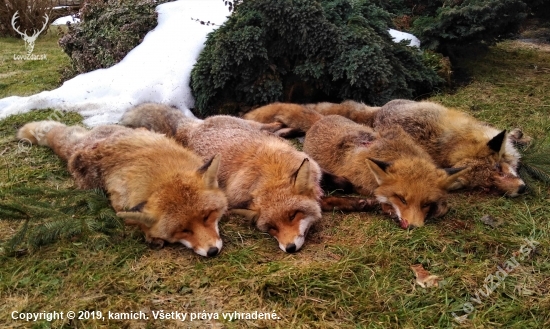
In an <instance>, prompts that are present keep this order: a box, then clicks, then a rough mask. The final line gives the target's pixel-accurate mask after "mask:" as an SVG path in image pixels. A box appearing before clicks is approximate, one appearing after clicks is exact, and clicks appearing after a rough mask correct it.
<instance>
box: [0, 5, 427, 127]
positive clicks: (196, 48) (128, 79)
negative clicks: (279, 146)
mask: <svg viewBox="0 0 550 329" xmlns="http://www.w3.org/2000/svg"><path fill="white" fill-rule="evenodd" d="M156 10H157V12H158V13H159V17H158V26H157V27H156V28H155V29H154V30H153V31H151V32H149V33H148V34H147V35H146V37H145V39H144V40H143V42H142V43H141V44H140V45H139V46H137V47H136V48H135V49H133V50H132V51H131V52H130V53H128V55H127V56H126V57H125V58H124V59H123V60H122V61H121V62H120V63H118V64H116V65H114V66H113V67H110V68H108V69H100V70H96V71H92V72H89V73H86V74H81V75H78V76H76V77H75V78H73V79H71V80H68V81H66V82H65V83H64V84H63V85H62V86H61V87H59V88H57V89H55V90H52V91H43V92H41V93H39V94H36V95H33V96H29V97H19V96H11V97H7V98H3V99H0V119H2V118H4V117H7V116H9V115H12V114H17V113H24V112H28V111H30V110H33V109H43V108H55V109H58V110H64V111H76V112H80V114H81V115H82V116H83V117H84V118H85V120H84V123H85V124H86V125H88V126H97V125H101V124H110V123H116V122H118V121H119V119H120V117H121V116H122V114H123V113H124V112H125V111H126V110H127V109H129V108H130V107H133V106H135V105H138V104H141V103H144V102H156V103H164V104H167V105H171V106H174V107H177V108H179V109H180V110H182V111H183V112H184V113H185V114H186V115H188V116H193V114H192V113H191V111H190V110H189V108H192V107H193V106H194V99H193V96H192V95H191V90H190V88H189V80H190V75H191V69H192V67H193V65H194V64H195V62H196V60H197V57H198V55H199V53H200V51H201V50H202V48H203V47H204V42H205V41H206V35H207V34H208V33H209V32H211V31H213V30H214V28H215V26H212V25H210V26H208V25H202V24H200V23H199V22H197V19H200V20H203V21H211V22H214V23H215V24H216V26H219V25H221V24H222V23H223V22H225V20H226V19H227V16H228V15H229V11H228V8H227V7H226V6H224V3H223V1H220V0H179V1H175V2H169V3H166V4H162V5H160V6H158V7H157V8H156ZM64 19H71V20H72V17H71V16H68V17H64ZM59 20H61V19H59ZM57 21H58V20H57ZM57 21H56V22H57ZM65 22H66V20H65V21H63V23H62V24H65ZM389 32H390V34H391V35H392V36H393V37H394V41H395V42H399V41H400V40H405V39H406V40H411V46H416V47H419V46H420V41H419V40H418V39H417V38H416V37H415V36H414V35H412V34H409V33H404V32H400V31H396V30H391V29H390V30H389ZM39 52H40V49H39V48H38V49H35V53H39Z"/></svg>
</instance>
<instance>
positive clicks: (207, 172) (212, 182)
mask: <svg viewBox="0 0 550 329" xmlns="http://www.w3.org/2000/svg"><path fill="white" fill-rule="evenodd" d="M220 158H221V156H220V154H216V155H215V156H214V157H213V158H212V159H210V160H209V161H207V162H206V163H205V164H204V165H202V167H200V168H199V173H200V174H202V180H203V181H204V185H206V188H209V189H214V188H218V169H219V167H220Z"/></svg>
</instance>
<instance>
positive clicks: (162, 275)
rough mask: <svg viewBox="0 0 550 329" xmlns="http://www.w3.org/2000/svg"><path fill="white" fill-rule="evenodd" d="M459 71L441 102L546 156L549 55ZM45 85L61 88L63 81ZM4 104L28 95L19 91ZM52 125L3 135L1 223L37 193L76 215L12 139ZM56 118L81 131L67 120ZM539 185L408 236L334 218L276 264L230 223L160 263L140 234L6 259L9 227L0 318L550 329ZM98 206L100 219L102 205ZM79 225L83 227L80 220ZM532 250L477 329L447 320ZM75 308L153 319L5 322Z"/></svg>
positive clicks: (477, 312)
mask: <svg viewBox="0 0 550 329" xmlns="http://www.w3.org/2000/svg"><path fill="white" fill-rule="evenodd" d="M10 42H11V41H9V42H7V44H8V45H9V44H10ZM0 44H1V45H2V48H1V49H2V50H1V51H0V52H1V53H3V54H4V53H5V51H4V49H5V48H4V45H5V44H6V41H5V40H3V39H0ZM37 49H39V45H37ZM10 51H11V50H10ZM2 56H4V55H2ZM462 65H463V66H464V67H465V68H467V69H469V70H470V72H471V73H472V77H473V81H472V83H471V84H469V85H467V86H465V87H463V88H460V89H458V90H457V91H456V92H454V93H453V94H442V95H438V96H436V97H434V98H433V100H437V101H440V102H442V103H444V104H446V105H448V106H454V107H458V108H460V109H463V110H466V111H469V112H471V113H473V115H475V116H476V117H478V118H480V119H482V120H485V121H488V122H491V123H492V124H494V125H496V126H498V127H501V128H512V127H518V126H519V127H521V128H523V129H524V130H525V131H526V132H527V133H528V134H529V135H531V136H533V137H534V138H535V140H536V141H537V143H539V144H541V143H543V142H542V141H543V140H544V138H545V137H546V136H547V134H548V130H549V129H550V127H549V124H548V123H549V122H548V117H549V116H548V114H549V111H550V96H549V95H548V90H550V80H549V79H548V70H550V53H548V52H545V51H540V50H538V49H533V48H530V47H525V46H523V45H520V44H518V43H512V42H507V43H503V44H500V45H498V46H496V47H494V48H492V49H491V51H490V52H489V53H488V54H486V55H484V56H480V57H477V58H472V59H469V60H466V61H465V62H464V63H462ZM13 70H14V71H13V72H16V74H17V76H19V77H21V76H23V77H30V76H31V74H30V73H28V72H27V73H25V72H23V71H24V68H14V69H13ZM49 70H50V71H49V72H54V71H55V70H56V67H55V66H54V67H53V68H52V67H50V68H49ZM7 73H8V72H7V71H0V74H7ZM51 75H52V80H54V79H53V77H54V76H56V74H55V73H52V74H51ZM52 87H54V85H53V84H52V85H50V86H48V87H46V89H48V88H50V89H51V88H52ZM40 88H42V87H40ZM5 90H6V89H5ZM8 90H9V92H8V94H19V93H21V94H24V93H26V92H27V89H24V88H22V89H18V88H16V87H13V84H10V87H9V89H8ZM4 95H6V94H4ZM49 114H51V111H35V112H31V113H28V114H24V115H19V116H14V117H11V118H9V119H7V120H3V121H0V153H1V154H2V159H1V160H0V161H1V162H2V166H1V169H0V182H2V184H1V185H0V196H1V197H0V211H1V210H2V209H3V208H2V207H3V206H5V205H6V204H7V203H10V202H17V200H18V198H19V197H18V196H14V195H13V193H12V192H13V191H16V190H17V189H20V190H21V189H23V190H24V189H25V188H31V187H32V188H38V189H44V190H47V191H49V192H48V193H47V195H43V196H38V197H35V198H36V200H35V201H33V202H30V203H33V204H36V205H41V206H43V207H51V208H52V209H60V206H59V205H60V204H62V203H63V202H64V200H65V201H66V203H67V202H68V204H69V205H71V202H72V201H71V200H72V199H71V198H70V196H63V197H59V196H58V197H56V193H60V194H59V195H61V194H62V193H63V192H65V191H67V190H69V191H71V190H72V189H74V187H73V185H72V180H71V179H70V177H69V176H68V174H67V172H66V170H65V167H64V164H63V163H61V161H59V160H58V159H57V158H56V157H55V156H54V155H53V154H52V153H51V152H50V151H49V150H47V149H45V148H41V147H32V148H31V149H29V150H28V152H20V150H19V148H18V144H17V142H15V141H13V135H14V133H15V131H16V129H17V128H18V127H19V126H21V125H22V124H23V123H24V122H27V121H31V120H39V119H44V118H47V117H48V115H49ZM62 119H63V120H64V121H66V122H68V123H75V122H78V121H79V120H80V118H79V117H78V116H77V115H74V114H68V115H66V116H64V117H63V118H62ZM546 142H547V141H546ZM536 186H537V190H536V192H537V193H531V194H530V195H527V196H525V197H519V198H516V199H508V198H503V197H499V196H494V195H485V194H483V193H482V192H477V191H474V192H465V193H457V194H454V195H453V196H452V198H451V200H450V205H451V206H452V210H451V212H450V213H449V214H448V215H447V216H446V217H445V218H444V219H443V220H440V221H438V222H432V223H429V224H428V225H427V226H426V227H424V228H422V229H416V230H413V231H404V230H401V229H399V228H398V227H397V226H396V225H395V224H394V223H392V222H391V221H390V220H388V219H387V218H385V217H383V216H381V215H379V214H376V213H362V214H349V215H344V214H340V213H334V214H330V213H326V214H324V217H323V220H322V222H321V223H320V224H319V225H318V226H317V227H316V228H315V230H314V231H313V232H312V233H311V234H310V235H309V237H308V239H307V242H306V244H305V247H304V249H303V250H301V251H300V252H298V253H296V254H285V253H283V252H281V251H280V250H279V248H278V247H277V244H276V243H275V241H274V240H273V239H272V238H270V237H269V236H267V235H266V234H263V233H260V232H258V231H257V230H255V229H254V228H253V227H251V226H250V225H249V224H248V223H246V222H245V221H244V220H242V219H240V218H237V217H232V218H226V219H225V220H224V221H223V222H222V223H221V227H220V229H221V234H222V238H223V240H224V248H223V251H222V253H221V254H220V255H219V256H218V257H215V258H212V259H206V258H202V257H200V256H198V255H196V254H194V253H192V251H190V250H188V249H185V248H184V247H183V246H179V245H174V246H168V247H166V248H164V249H162V250H151V249H149V248H148V247H147V246H146V245H145V243H144V241H143V238H142V236H141V233H140V232H138V231H136V230H134V229H131V228H121V229H116V230H114V231H112V232H111V233H109V234H102V233H93V232H92V233H90V232H87V234H84V233H82V234H79V235H75V236H72V237H66V238H63V239H60V240H59V241H57V242H54V243H51V244H45V245H42V246H38V247H32V246H30V245H29V244H28V243H27V242H23V243H22V244H20V245H18V246H17V248H16V252H15V253H10V252H9V250H8V249H7V248H6V242H7V241H8V240H9V239H10V238H11V237H12V236H14V234H15V233H16V232H17V231H18V230H19V229H20V227H21V225H22V223H23V220H17V219H14V218H11V219H10V218H2V219H1V220H0V239H1V241H0V243H1V245H2V246H3V248H4V249H2V251H1V253H0V259H1V262H2V266H1V267H0V300H2V301H3V303H0V319H2V323H3V324H2V326H7V327H24V328H26V327H31V326H32V327H35V328H49V327H55V328H59V327H67V328H69V327H70V328H72V327H74V328H82V327H86V328H99V327H109V328H120V327H124V328H142V327H149V328H172V327H213V328H244V327H259V328H275V327H279V328H448V327H453V326H456V327H464V328H544V327H548V326H550V314H549V313H548V309H550V297H549V292H550V280H549V279H548V278H550V265H549V264H550V254H549V252H548V247H549V244H550V239H549V222H548V218H549V217H550V207H549V204H548V188H547V187H546V186H544V185H540V184H538V185H536ZM56 191H57V192H56ZM82 193H88V194H86V195H88V196H90V197H91V196H92V195H93V192H82ZM75 194H76V192H75ZM100 206H101V207H105V208H107V205H106V203H103V204H100ZM60 211H61V210H60ZM84 215H86V214H85V213H78V214H77V215H76V217H75V220H78V219H79V218H80V217H81V216H84ZM483 215H491V216H492V217H495V218H498V219H501V220H502V221H503V224H502V225H501V226H499V227H497V228H492V227H489V226H487V225H485V224H483V223H482V222H481V221H480V218H481V217H482V216H483ZM51 220H55V218H53V219H48V220H43V219H35V218H33V217H31V218H30V219H29V223H30V225H31V226H32V227H40V225H43V223H44V222H47V221H51ZM526 238H531V239H534V240H536V241H537V242H538V243H539V245H538V247H537V249H536V250H535V251H531V252H529V253H526V255H527V257H525V258H524V259H523V260H521V261H518V263H519V264H520V265H521V266H519V267H517V268H515V269H514V270H513V271H512V272H511V273H510V274H509V276H508V277H506V278H505V280H504V281H503V283H502V284H501V285H500V286H499V287H498V288H496V289H495V291H494V292H492V293H491V294H490V295H489V296H487V297H486V298H485V297H484V298H482V300H481V303H480V304H477V303H473V306H474V307H475V309H474V310H473V311H472V312H471V313H470V315H469V316H468V320H466V321H465V322H464V323H463V324H462V325H459V324H458V323H456V322H455V321H453V316H452V312H455V313H456V314H457V315H462V314H464V311H462V309H463V305H464V303H465V302H468V301H470V298H471V297H472V296H474V297H475V294H476V292H477V293H478V294H479V292H478V289H484V288H483V287H484V285H485V284H486V282H485V281H484V280H485V279H486V278H487V276H488V275H490V274H494V273H495V272H497V270H498V267H497V266H502V265H503V264H504V263H505V262H506V261H508V260H509V259H510V258H511V257H513V256H514V255H515V256H516V258H517V257H518V255H519V254H518V252H519V251H520V250H521V246H522V245H523V244H525V241H524V239H526ZM417 263H421V264H423V265H424V267H425V268H426V269H428V270H429V271H430V272H432V273H433V274H436V275H439V276H441V277H443V278H444V282H443V285H442V286H441V287H440V288H435V289H434V288H432V289H425V288H421V287H419V286H418V285H416V284H415V282H414V275H413V272H412V271H411V270H410V269H409V266H410V265H411V264H417ZM70 310H72V311H80V310H88V311H101V312H102V313H103V315H105V316H106V315H107V312H109V311H112V312H130V311H133V312H139V311H143V312H145V313H146V314H147V315H148V316H149V319H148V320H112V319H111V320H109V319H105V320H93V319H89V320H67V319H64V320H55V321H53V322H51V323H49V322H47V321H38V322H32V323H27V322H24V321H21V320H12V319H11V313H12V312H13V311H18V312H42V311H45V312H50V311H63V312H67V311H70ZM160 310H164V311H165V312H173V311H178V312H184V313H192V312H207V313H213V312H218V313H219V317H220V319H218V320H210V321H208V320H207V321H202V320H201V321H193V322H190V321H186V322H185V323H181V321H177V320H154V319H153V313H152V312H153V311H160ZM233 311H238V312H253V311H265V312H272V311H274V312H276V313H277V315H278V316H279V317H280V319H279V320H236V321H231V322H230V321H228V320H225V319H223V318H222V312H233Z"/></svg>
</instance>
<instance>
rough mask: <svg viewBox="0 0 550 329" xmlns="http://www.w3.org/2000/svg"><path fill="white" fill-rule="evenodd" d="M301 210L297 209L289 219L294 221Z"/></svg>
mask: <svg viewBox="0 0 550 329" xmlns="http://www.w3.org/2000/svg"><path fill="white" fill-rule="evenodd" d="M298 213H299V211H295V212H294V213H292V214H291V215H290V216H289V217H288V219H289V220H290V221H291V222H292V221H293V220H294V219H296V216H297V215H298Z"/></svg>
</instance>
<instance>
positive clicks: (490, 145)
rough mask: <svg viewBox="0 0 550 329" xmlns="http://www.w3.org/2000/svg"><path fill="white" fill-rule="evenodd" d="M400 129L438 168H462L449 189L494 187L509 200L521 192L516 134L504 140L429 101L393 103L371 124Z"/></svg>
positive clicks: (502, 134)
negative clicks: (422, 149) (426, 153)
mask: <svg viewBox="0 0 550 329" xmlns="http://www.w3.org/2000/svg"><path fill="white" fill-rule="evenodd" d="M396 125H399V126H401V127H402V128H403V129H404V130H405V131H406V132H407V133H409V135H410V136H411V137H412V138H413V139H414V140H415V141H416V142H417V143H418V144H419V145H420V146H422V147H423V148H424V149H425V150H426V151H427V152H428V153H429V154H430V156H431V157H432V159H433V160H434V161H435V163H436V164H438V165H439V166H442V167H455V168H459V167H468V168H470V170H469V171H468V173H465V174H464V175H461V177H460V178H459V179H458V180H457V183H456V184H454V188H461V187H469V188H473V187H481V188H486V189H490V188H496V189H498V190H499V191H501V192H503V193H505V194H506V195H508V196H510V197H515V196H517V195H519V194H521V193H524V192H525V189H526V188H525V183H524V182H523V180H521V178H519V177H518V174H517V171H516V170H517V167H518V162H519V159H520V155H519V153H518V151H517V150H516V149H515V148H514V146H513V142H516V143H522V142H524V141H526V140H528V138H529V137H526V136H525V137H524V136H523V134H522V133H521V131H518V130H515V131H514V132H513V134H510V135H508V136H507V134H506V130H503V131H499V130H497V129H495V128H493V127H491V126H489V125H487V124H485V123H482V122H480V121H478V120H476V119H475V118H473V117H471V116H470V115H468V114H466V113H464V112H460V111H456V110H451V109H447V108H445V107H443V106H441V105H439V104H436V103H432V102H414V101H409V100H403V99H400V100H393V101H391V102H388V103H387V104H386V105H384V106H383V107H382V108H381V109H380V110H379V111H378V112H377V113H376V117H375V120H374V124H373V127H374V129H377V130H378V129H383V128H384V127H393V126H396Z"/></svg>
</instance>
